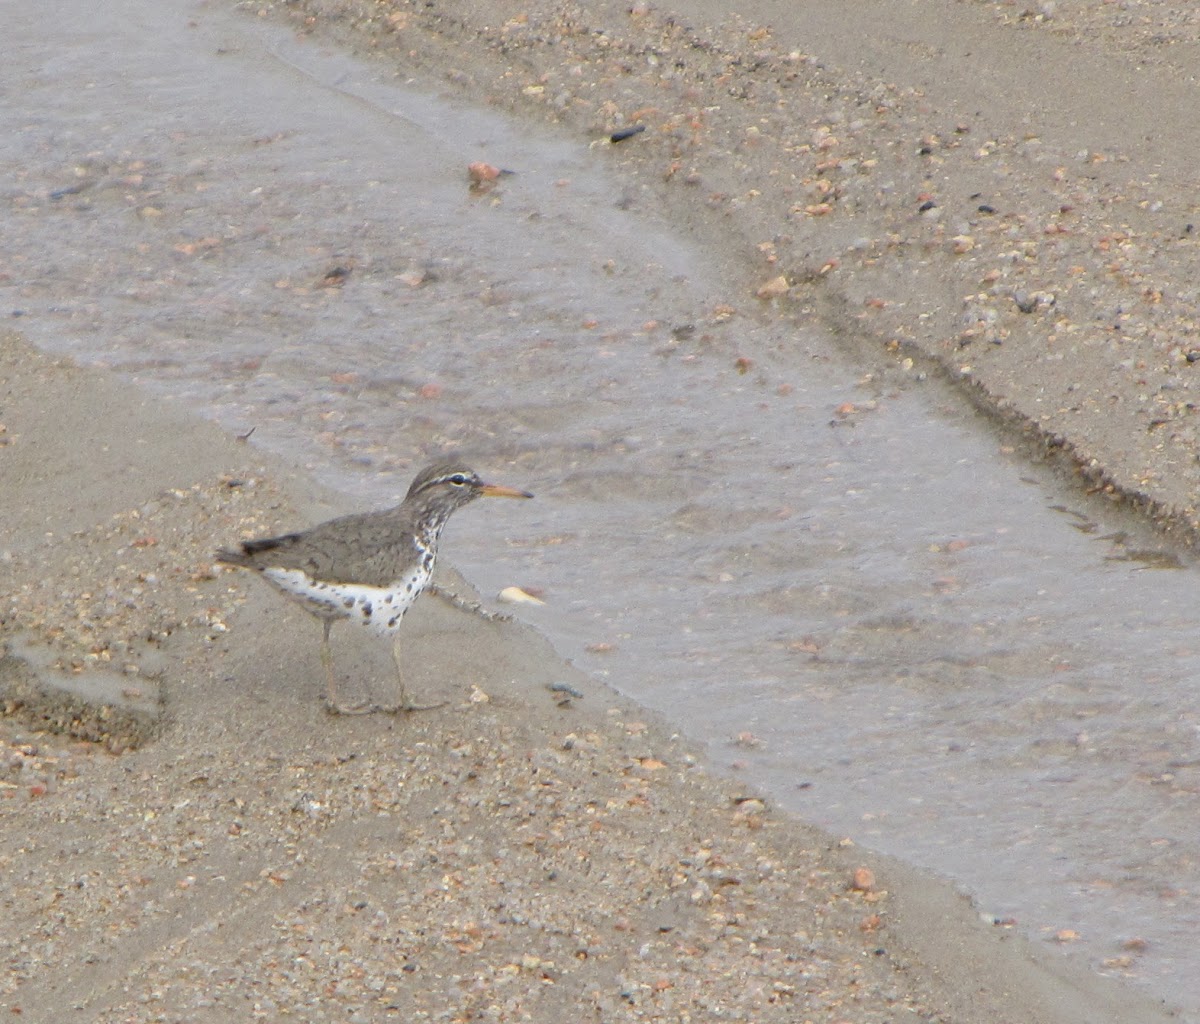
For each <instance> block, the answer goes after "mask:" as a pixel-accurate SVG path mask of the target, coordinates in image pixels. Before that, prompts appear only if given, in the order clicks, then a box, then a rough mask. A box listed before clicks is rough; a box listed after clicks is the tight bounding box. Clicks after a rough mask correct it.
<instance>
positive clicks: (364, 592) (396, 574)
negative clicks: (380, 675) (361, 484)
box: [217, 462, 533, 714]
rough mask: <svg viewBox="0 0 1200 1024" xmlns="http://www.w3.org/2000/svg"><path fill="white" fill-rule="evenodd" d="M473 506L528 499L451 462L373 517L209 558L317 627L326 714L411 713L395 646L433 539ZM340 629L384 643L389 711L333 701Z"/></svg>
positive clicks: (429, 561)
mask: <svg viewBox="0 0 1200 1024" xmlns="http://www.w3.org/2000/svg"><path fill="white" fill-rule="evenodd" d="M480 497H492V498H532V497H533V495H532V494H530V493H529V492H528V491H520V490H517V489H516V488H515V487H500V486H498V485H496V484H486V483H484V482H483V481H482V480H480V479H479V477H478V475H477V474H476V473H475V472H474V471H473V470H470V469H468V468H467V467H466V466H463V465H460V464H459V463H457V462H439V463H435V464H434V465H432V466H428V467H426V468H425V469H423V470H421V472H420V473H418V474H417V475H416V478H415V479H414V480H413V482H412V485H411V486H410V487H409V489H408V494H407V495H406V496H405V498H404V501H402V502H401V503H400V504H399V505H397V506H395V507H394V508H390V509H386V510H384V511H382V512H364V513H359V514H357V515H349V516H342V517H340V518H338V519H331V520H329V522H326V523H321V524H320V525H319V526H314V527H312V529H309V530H303V531H301V532H299V533H285V534H283V535H282V536H280V537H267V538H265V539H263V540H247V541H242V542H241V543H240V544H239V545H238V546H237V547H236V548H225V549H223V550H221V551H218V552H217V558H218V560H220V561H222V562H225V563H227V564H229V565H236V566H241V567H243V568H246V569H254V570H256V571H257V572H258V573H259V574H260V575H261V576H262V577H263V578H264V579H265V580H266V581H267V582H268V583H270V584H271V585H272V586H273V587H275V588H276V589H277V590H279V591H280V592H282V593H283V594H285V595H287V596H288V597H290V598H292V599H293V600H294V601H296V602H298V603H299V604H300V606H301V607H302V608H304V609H305V610H306V611H307V612H309V613H310V614H312V615H315V616H316V617H317V618H318V619H320V620H321V623H322V625H323V626H324V629H325V634H324V637H323V639H322V641H321V663H322V664H323V665H324V666H325V674H326V681H327V686H328V689H327V691H326V701H327V706H328V707H329V709H330V710H331V711H334V712H338V713H341V714H367V713H369V712H372V711H405V710H419V708H418V706H417V705H414V704H411V703H409V701H408V699H407V697H406V695H405V690H404V667H403V664H402V663H401V656H400V647H399V644H398V643H397V640H396V635H397V632H398V630H399V628H400V621H401V619H403V618H404V613H405V612H406V611H408V609H409V608H410V607H411V606H412V603H413V602H414V601H415V600H416V599H417V597H418V596H419V595H420V593H421V591H422V590H424V589H425V587H426V585H427V584H428V583H429V578H430V576H431V575H432V574H433V563H434V561H435V559H436V558H437V551H438V537H439V536H440V535H441V532H442V527H443V526H445V525H446V520H447V519H449V518H450V514H451V513H452V512H453V511H454V510H455V509H457V508H461V507H462V506H463V505H466V504H467V503H468V502H471V501H474V500H475V499H476V498H480ZM340 619H348V620H349V621H351V622H357V623H358V624H359V625H360V626H364V627H366V628H367V629H370V630H371V631H372V632H374V633H376V634H378V635H380V636H387V637H389V638H391V640H392V657H393V659H394V660H395V662H396V674H397V679H398V683H399V686H398V694H397V696H398V698H399V699H398V701H397V702H396V703H395V704H394V705H373V704H366V705H356V706H353V707H348V706H346V705H344V704H342V703H341V701H340V700H339V699H338V693H337V683H336V681H335V679H334V674H333V653H332V651H331V650H330V647H329V631H330V630H331V629H332V628H333V624H334V623H335V622H337V621H338V620H340Z"/></svg>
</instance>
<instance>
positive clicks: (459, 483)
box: [450, 473, 467, 487]
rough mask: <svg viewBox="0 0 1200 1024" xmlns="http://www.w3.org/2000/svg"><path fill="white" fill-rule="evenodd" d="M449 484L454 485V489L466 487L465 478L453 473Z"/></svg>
mask: <svg viewBox="0 0 1200 1024" xmlns="http://www.w3.org/2000/svg"><path fill="white" fill-rule="evenodd" d="M450 482H451V483H452V484H454V486H455V487H465V486H466V485H467V478H466V477H465V476H463V475H462V473H455V474H454V476H452V477H451V478H450Z"/></svg>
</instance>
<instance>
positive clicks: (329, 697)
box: [321, 619, 376, 715]
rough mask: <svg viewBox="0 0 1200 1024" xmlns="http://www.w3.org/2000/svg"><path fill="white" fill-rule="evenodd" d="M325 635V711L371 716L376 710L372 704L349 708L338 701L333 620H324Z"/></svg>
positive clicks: (322, 621)
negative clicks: (330, 635)
mask: <svg viewBox="0 0 1200 1024" xmlns="http://www.w3.org/2000/svg"><path fill="white" fill-rule="evenodd" d="M321 625H322V626H324V627H325V635H324V636H323V637H322V638H321V664H322V665H324V666H325V710H326V711H328V712H329V713H330V714H331V715H369V714H370V713H371V712H372V711H374V710H376V709H375V707H374V705H371V704H356V705H354V707H347V706H346V705H344V704H343V703H342V702H341V701H340V700H338V685H337V677H336V676H335V675H334V673H333V648H332V647H330V646H329V631H330V630H331V629H333V619H322V620H321Z"/></svg>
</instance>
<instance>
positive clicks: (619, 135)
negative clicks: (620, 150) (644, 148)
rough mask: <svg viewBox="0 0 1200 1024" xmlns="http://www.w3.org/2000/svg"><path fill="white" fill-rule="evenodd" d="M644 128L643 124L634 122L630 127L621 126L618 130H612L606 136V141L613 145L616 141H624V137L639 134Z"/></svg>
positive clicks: (630, 137)
mask: <svg viewBox="0 0 1200 1024" xmlns="http://www.w3.org/2000/svg"><path fill="white" fill-rule="evenodd" d="M645 130H646V126H645V125H644V124H635V125H634V126H633V127H632V128H622V129H621V130H620V131H619V132H613V133H612V135H610V136H609V137H608V141H609V142H611V143H613V144H614V145H615V144H616V143H618V142H624V141H625V140H626V139H632V138H633V137H634V136H635V135H640V134H641V133H642V132H644V131H645Z"/></svg>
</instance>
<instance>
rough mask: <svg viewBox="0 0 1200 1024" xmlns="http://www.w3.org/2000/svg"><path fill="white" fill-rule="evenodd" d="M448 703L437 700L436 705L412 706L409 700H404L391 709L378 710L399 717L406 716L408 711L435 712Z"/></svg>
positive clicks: (381, 708)
mask: <svg viewBox="0 0 1200 1024" xmlns="http://www.w3.org/2000/svg"><path fill="white" fill-rule="evenodd" d="M449 703H450V702H449V701H448V700H439V701H438V702H437V703H436V704H414V703H413V702H412V701H411V700H405V701H402V702H401V703H399V704H393V705H392V706H391V707H380V708H379V710H380V711H383V712H386V713H387V714H389V715H399V714H407V713H408V712H410V711H436V710H437V709H438V708H444V707H445V706H446V705H447V704H449Z"/></svg>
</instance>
